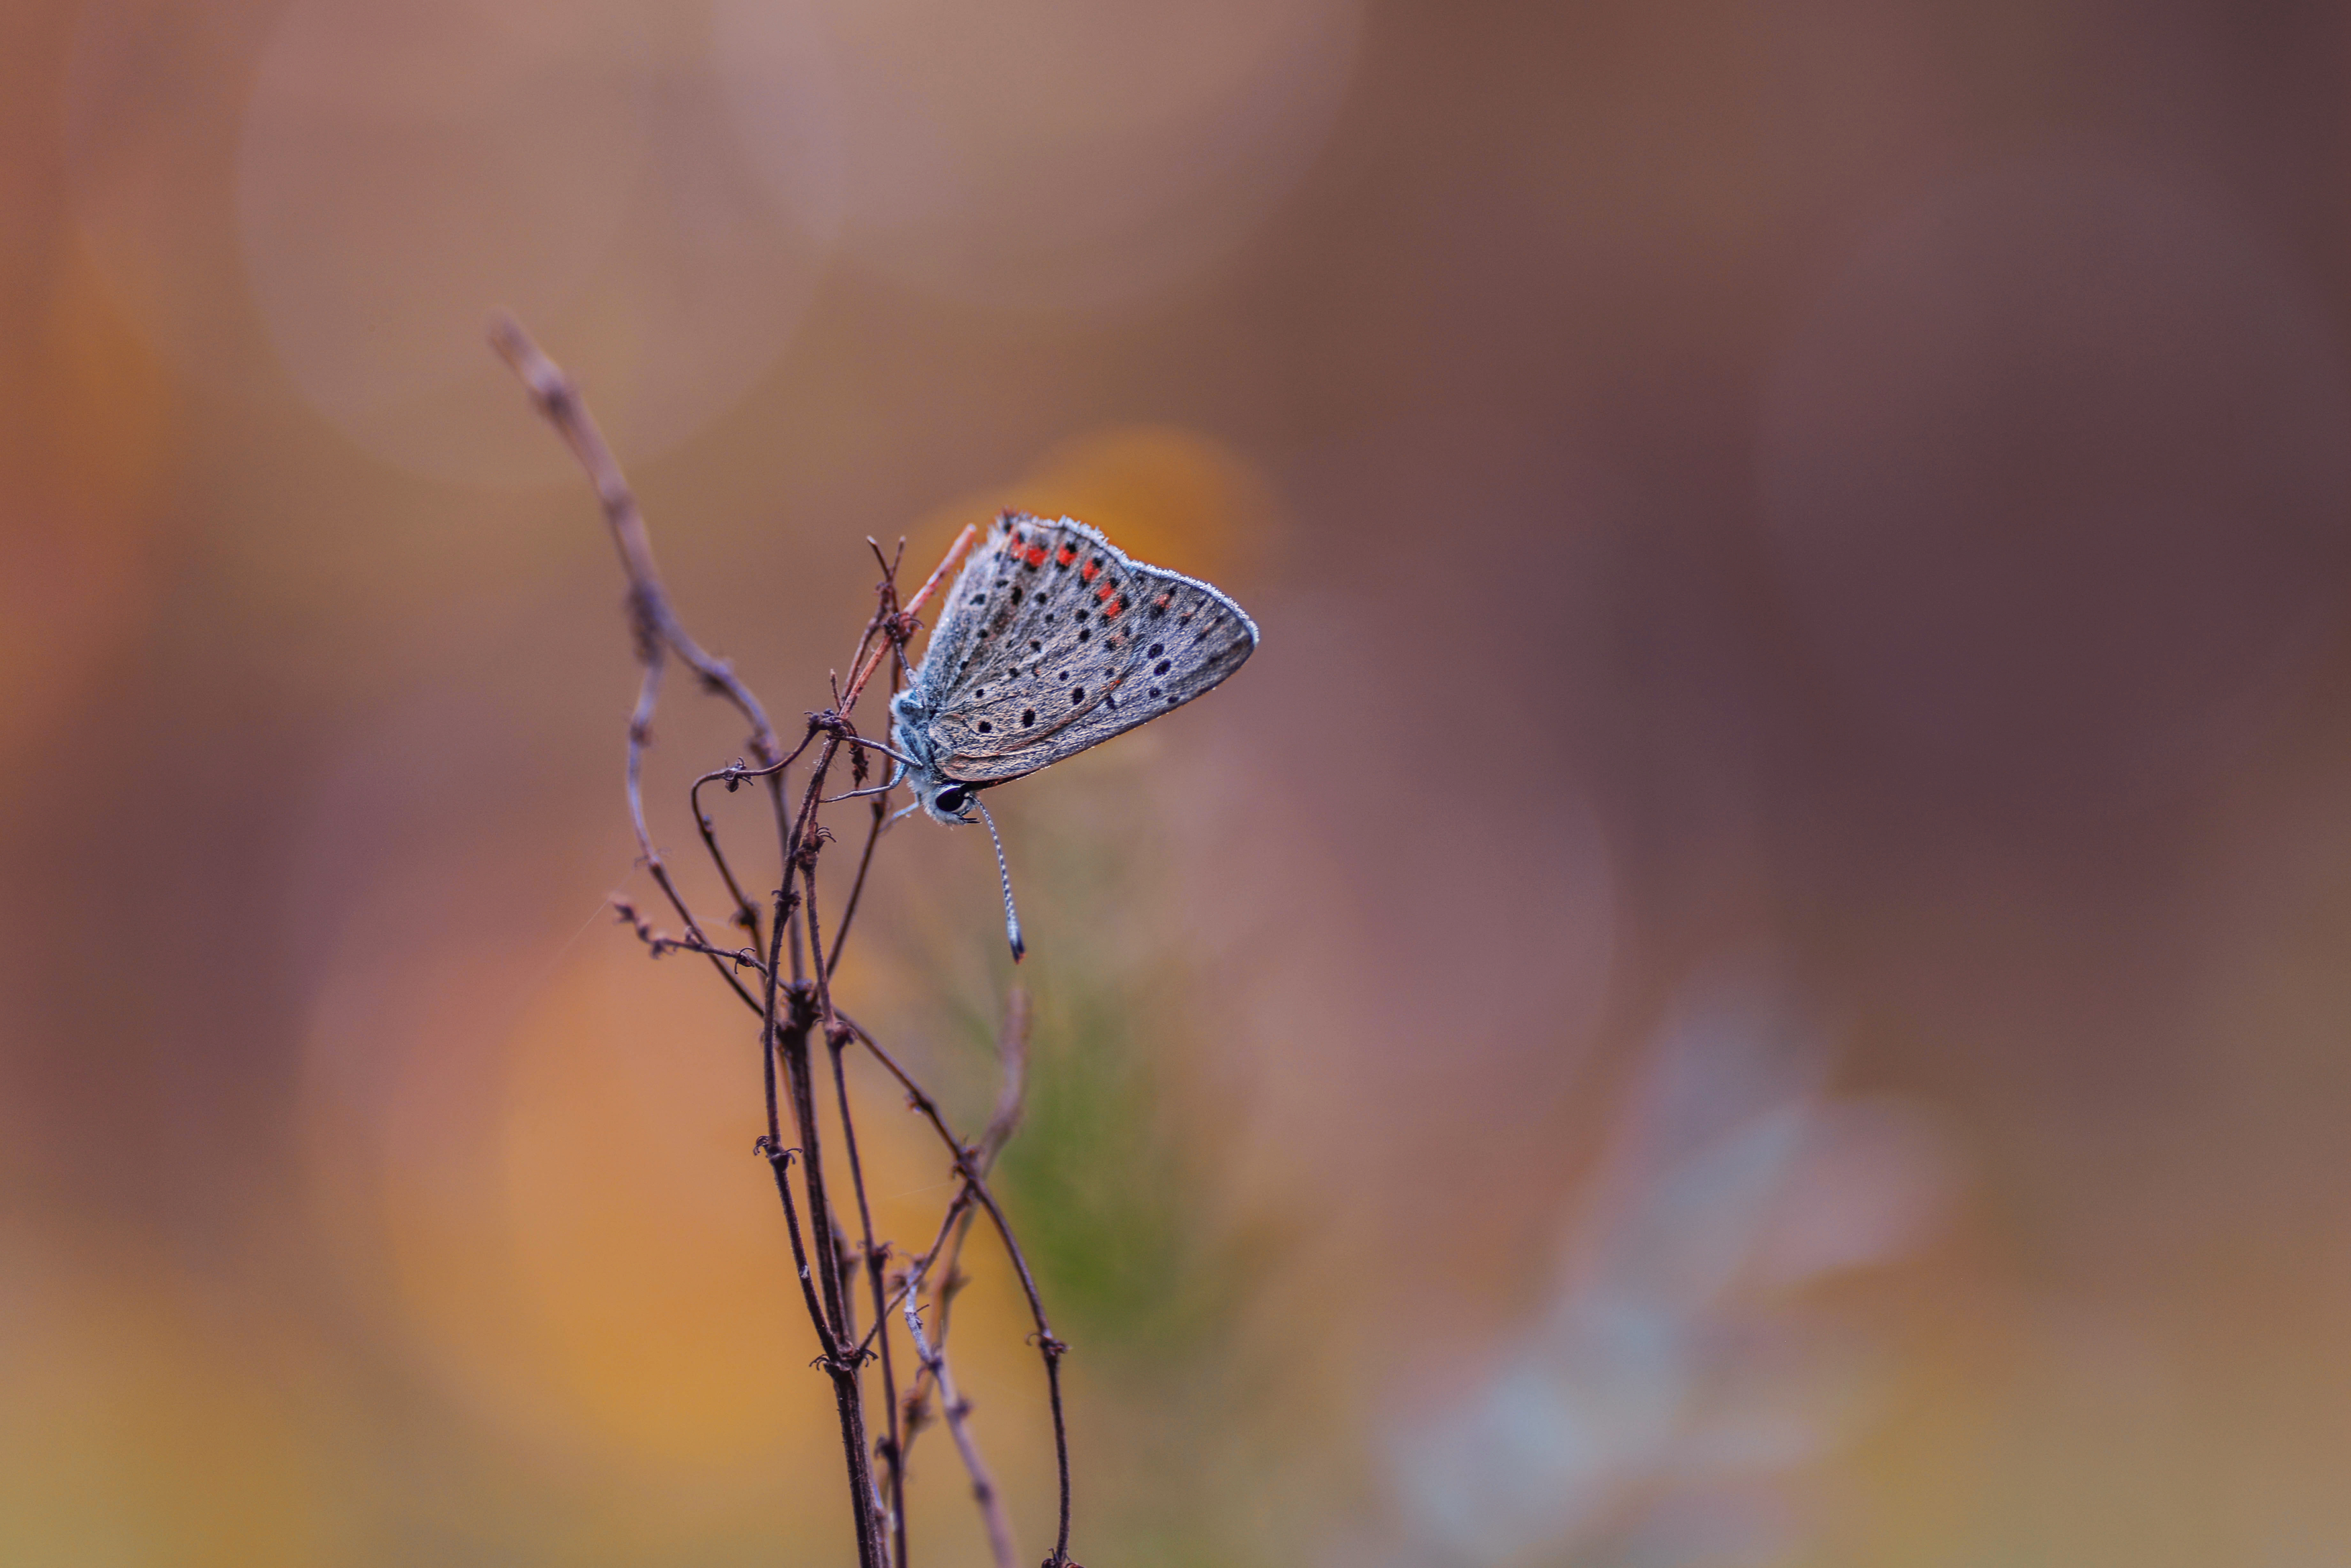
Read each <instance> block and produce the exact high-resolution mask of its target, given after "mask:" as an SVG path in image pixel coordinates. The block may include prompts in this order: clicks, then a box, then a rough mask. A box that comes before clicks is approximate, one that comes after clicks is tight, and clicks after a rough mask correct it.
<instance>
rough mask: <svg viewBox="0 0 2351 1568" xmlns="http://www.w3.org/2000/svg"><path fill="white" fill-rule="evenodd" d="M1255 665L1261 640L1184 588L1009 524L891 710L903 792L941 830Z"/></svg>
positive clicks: (943, 619)
mask: <svg viewBox="0 0 2351 1568" xmlns="http://www.w3.org/2000/svg"><path fill="white" fill-rule="evenodd" d="M1256 649H1257V624H1256V623H1255V622H1254V621H1252V620H1250V619H1249V616H1248V614H1247V613H1246V612H1244V611H1243V610H1242V608H1241V607H1240V606H1238V605H1237V604H1235V603H1234V602H1233V601H1232V600H1231V599H1230V598H1228V597H1226V596H1225V595H1224V594H1223V593H1221V592H1219V591H1218V590H1217V589H1216V588H1214V587H1210V586H1209V585H1208V584H1207V583H1204V582H1201V581H1199V580H1198V579H1196V578H1194V577H1187V576H1183V575H1182V574H1181V573H1178V572H1171V571H1167V570H1165V569H1164V568H1162V567H1158V566H1145V565H1144V564H1143V563H1142V562H1139V561H1135V560H1132V559H1130V558H1129V557H1128V556H1126V554H1125V553H1124V552H1123V551H1121V550H1120V549H1119V548H1118V547H1117V546H1115V545H1113V544H1112V543H1111V542H1110V541H1109V540H1108V539H1106V538H1104V537H1102V535H1101V533H1100V532H1098V531H1097V530H1095V529H1092V528H1090V527H1088V526H1087V525H1086V524H1082V523H1079V522H1075V521H1073V520H1071V519H1070V518H1067V517H1064V518H1062V519H1061V520H1060V521H1058V522H1048V521H1046V520H1045V519H1043V518H1040V517H1032V516H1029V515H1027V514H1022V513H1006V514H1004V515H1003V516H1001V517H998V519H997V520H996V522H995V524H993V525H992V526H991V527H990V528H989V530H988V533H987V539H986V540H985V541H984V542H983V543H982V544H981V545H979V546H978V548H977V550H975V552H974V553H973V555H972V557H971V559H970V560H969V561H967V563H966V564H965V566H964V568H963V571H962V572H961V573H960V574H959V575H958V576H956V582H955V587H954V588H953V589H952V590H951V591H950V592H949V594H948V596H947V600H946V609H945V610H944V611H943V612H942V613H941V615H940V618H939V621H938V625H937V626H936V628H934V629H933V631H932V633H931V640H930V644H929V646H928V647H927V648H926V649H925V650H924V654H923V662H922V664H921V665H920V666H919V667H918V668H917V669H916V670H914V679H913V680H912V682H911V683H910V684H909V685H908V686H907V688H906V690H905V691H902V692H900V693H899V694H898V696H897V698H896V699H895V700H894V701H892V702H891V704H890V719H891V739H892V742H893V745H894V746H895V747H896V749H897V750H898V751H899V752H900V753H903V754H904V768H905V782H906V783H907V784H910V785H911V786H912V787H913V788H914V798H915V799H916V801H918V802H919V803H920V804H921V805H922V807H923V809H924V810H925V811H926V812H928V813H929V814H930V815H932V816H933V817H935V818H936V819H937V820H939V821H941V822H946V823H962V822H968V821H970V820H971V818H970V816H969V815H968V812H969V809H970V807H971V805H972V804H973V798H974V796H975V795H976V794H977V792H978V791H979V790H981V789H984V788H987V787H988V786H990V785H993V784H1004V783H1007V782H1008V781H1010V780H1012V779H1016V778H1021V777H1024V776H1026V775H1027V774H1032V773H1035V772H1036V771H1037V770H1038V769H1040V768H1042V767H1048V766H1050V765H1051V764H1052V763H1057V762H1060V761H1061V760H1062V759H1063V758H1064V757H1069V756H1073V755H1075V754H1076V753H1079V752H1081V751H1084V750H1086V749H1087V748H1088V747H1090V746H1095V745H1099V744H1101V743H1102V742H1104V741H1107V740H1109V739H1110V738H1111V737H1112V736H1113V735H1117V734H1121V733H1123V732H1126V731H1128V730H1131V729H1133V728H1134V727H1135V726H1136V725H1137V724H1141V723H1144V722H1148V721H1150V720H1152V719H1155V718H1157V717H1158V716H1159V715H1160V714H1162V713H1165V712H1167V711H1169V710H1171V709H1174V708H1177V707H1180V706H1181V705H1183V704H1184V703H1186V702H1188V701H1191V700H1192V699H1193V698H1195V697H1197V696H1199V695H1200V694H1201V693H1202V692H1205V691H1207V690H1208V689H1209V688H1211V687H1213V686H1215V685H1216V684H1217V682H1219V681H1221V680H1224V679H1225V677H1226V676H1228V675H1230V674H1231V673H1232V672H1233V671H1234V670H1238V669H1239V668H1240V667H1241V664H1242V662H1243V661H1244V660H1245V659H1248V658H1249V655H1250V654H1251V653H1252V652H1254V651H1255V650H1256Z"/></svg>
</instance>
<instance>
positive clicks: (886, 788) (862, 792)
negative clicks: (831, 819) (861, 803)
mask: <svg viewBox="0 0 2351 1568" xmlns="http://www.w3.org/2000/svg"><path fill="white" fill-rule="evenodd" d="M890 754H891V755H892V756H893V757H898V753H895V752H893V753H890ZM905 776H906V759H905V758H904V757H898V766H897V770H896V771H895V772H893V774H891V775H890V782H889V783H888V784H875V785H874V786H873V787H872V788H871V789H853V790H851V791H850V792H849V793H848V794H829V795H827V796H825V797H824V804H825V805H831V804H832V803H833V802H835V801H837V800H862V799H863V798H864V797H865V796H867V795H869V794H889V793H890V792H891V791H892V790H893V789H896V788H897V787H898V781H899V780H900V779H903V778H904V777H905Z"/></svg>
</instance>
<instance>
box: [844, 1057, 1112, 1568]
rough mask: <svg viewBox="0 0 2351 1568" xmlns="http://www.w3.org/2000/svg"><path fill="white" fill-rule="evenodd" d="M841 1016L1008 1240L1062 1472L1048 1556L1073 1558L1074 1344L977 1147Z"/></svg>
mask: <svg viewBox="0 0 2351 1568" xmlns="http://www.w3.org/2000/svg"><path fill="white" fill-rule="evenodd" d="M838 1016H839V1017H840V1019H841V1022H842V1023H846V1024H848V1025H849V1027H850V1028H851V1029H852V1030H853V1031H855V1033H856V1035H857V1038H858V1039H859V1040H861V1041H862V1042H863V1043H864V1045H865V1048H866V1049H867V1050H868V1051H871V1052H872V1053H873V1056H874V1059H875V1060H876V1061H878V1062H880V1063H881V1064H882V1065H883V1067H885V1068H887V1069H888V1070H889V1073H890V1075H891V1076H892V1077H893V1078H895V1079H897V1080H898V1083H899V1085H901V1086H902V1087H904V1089H905V1091H906V1097H907V1099H908V1101H909V1102H910V1103H912V1104H913V1106H914V1109H915V1110H916V1111H918V1112H920V1113H921V1114H922V1116H923V1118H924V1119H925V1121H927V1122H929V1123H930V1124H931V1127H932V1129H933V1130H934V1131H935V1132H936V1133H937V1134H938V1136H939V1137H940V1139H941V1140H942V1141H943V1142H945V1143H946V1146H947V1148H948V1149H949V1151H950V1152H951V1153H953V1155H954V1156H955V1161H956V1169H957V1171H958V1172H959V1173H960V1174H961V1175H962V1177H963V1179H964V1181H965V1183H966V1185H967V1186H968V1187H969V1188H970V1189H971V1192H972V1196H974V1197H975V1198H977V1199H979V1204H980V1207H981V1208H983V1209H985V1210H987V1218H988V1221H989V1223H991V1224H993V1225H994V1226H995V1227H996V1234H997V1239H998V1240H999V1241H1002V1242H1003V1243H1004V1253H1005V1256H1006V1257H1007V1258H1008V1259H1009V1260H1010V1261H1011V1263H1012V1272H1013V1273H1014V1275H1016V1276H1017V1277H1018V1278H1019V1281H1020V1292H1021V1293H1022V1294H1023V1295H1025V1296H1027V1297H1028V1298H1029V1318H1030V1319H1031V1320H1032V1321H1033V1322H1034V1323H1035V1324H1036V1325H1037V1332H1036V1334H1035V1335H1034V1336H1033V1337H1034V1338H1035V1340H1036V1342H1037V1354H1038V1355H1040V1356H1041V1357H1042V1358H1043V1360H1044V1363H1045V1391H1046V1394H1047V1397H1048V1399H1049V1402H1050V1405H1051V1407H1052V1412H1053V1457H1054V1460H1055V1465H1056V1468H1057V1469H1058V1471H1059V1475H1060V1480H1061V1530H1060V1532H1059V1535H1058V1537H1057V1538H1056V1540H1055V1542H1054V1546H1053V1555H1052V1556H1051V1557H1050V1558H1049V1559H1047V1561H1048V1562H1050V1563H1055V1564H1057V1565H1058V1564H1061V1563H1067V1562H1068V1561H1069V1560H1070V1431H1069V1425H1068V1422H1067V1420H1066V1419H1065V1417H1063V1414H1062V1411H1061V1357H1062V1356H1064V1355H1068V1354H1069V1351H1070V1347H1069V1345H1067V1344H1066V1343H1065V1342H1063V1341H1062V1340H1061V1339H1059V1338H1057V1337H1055V1335H1054V1334H1053V1325H1052V1324H1051V1322H1050V1320H1049V1319H1048V1318H1047V1317H1046V1315H1045V1299H1044V1297H1043V1296H1041V1295H1040V1294H1039V1293H1038V1291H1037V1279H1036V1276H1035V1275H1033V1274H1031V1273H1030V1272H1029V1259H1028V1257H1027V1255H1026V1254H1024V1253H1023V1252H1022V1251H1021V1250H1020V1240H1019V1237H1017V1236H1015V1235H1014V1234H1013V1233H1012V1223H1011V1221H1010V1220H1007V1219H1005V1217H1004V1210H1003V1209H1002V1208H1001V1207H999V1206H998V1203H997V1201H996V1195H995V1194H994V1193H992V1192H990V1191H989V1190H988V1189H987V1179H986V1178H985V1177H984V1176H982V1175H981V1174H980V1172H979V1171H978V1170H977V1168H975V1167H974V1165H973V1163H972V1158H971V1156H972V1151H971V1150H969V1149H967V1148H966V1147H964V1146H963V1145H962V1144H961V1143H959V1142H957V1141H956V1136H955V1134H954V1133H953V1132H952V1131H951V1130H949V1128H948V1127H947V1124H946V1118H945V1117H943V1116H940V1115H939V1107H938V1105H937V1102H935V1101H934V1100H933V1099H932V1098H931V1097H930V1096H928V1095H927V1094H925V1093H924V1092H923V1089H922V1087H921V1085H917V1084H916V1083H915V1082H914V1078H913V1077H912V1076H911V1075H909V1074H908V1073H907V1072H906V1070H905V1069H904V1067H901V1066H900V1065H899V1064H898V1062H897V1058H895V1057H893V1056H892V1055H891V1054H890V1053H889V1052H887V1051H885V1050H883V1048H882V1046H881V1044H880V1043H879V1042H877V1041H876V1040H875V1039H874V1038H873V1036H872V1035H871V1034H869V1033H866V1031H865V1030H864V1029H863V1028H862V1027H861V1026H860V1025H859V1024H858V1023H857V1022H856V1020H854V1019H852V1018H851V1017H850V1016H849V1015H848V1014H847V1013H840V1014H838Z"/></svg>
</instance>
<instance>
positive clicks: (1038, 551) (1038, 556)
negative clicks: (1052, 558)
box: [1021, 545, 1045, 566]
mask: <svg viewBox="0 0 2351 1568" xmlns="http://www.w3.org/2000/svg"><path fill="white" fill-rule="evenodd" d="M1021 559H1022V560H1024V561H1027V562H1028V563H1029V565H1030V566H1043V565H1044V564H1045V546H1044V545H1029V553H1028V554H1027V555H1026V556H1022V557H1021Z"/></svg>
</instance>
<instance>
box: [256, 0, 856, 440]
mask: <svg viewBox="0 0 2351 1568" xmlns="http://www.w3.org/2000/svg"><path fill="white" fill-rule="evenodd" d="M707 65H708V61H707V57H706V56H705V52H704V49H703V38H702V33H701V29H700V26H698V22H697V19H696V18H695V17H694V16H691V15H688V14H684V13H677V14H672V13H671V12H668V11H665V10H664V9H663V8H660V7H654V6H646V5H633V4H618V3H614V4H604V5H585V6H580V5H552V4H541V3H537V0H423V3H421V4H416V5H402V6H399V7H395V8H390V9H387V8H385V7H381V6H376V5H367V4H365V3H364V0H296V3H295V4H294V5H292V6H290V7H289V8H288V9H287V11H286V12H285V13H284V15H283V16H281V17H280V18H279V20H278V22H277V26H276V28H275V30H274V32H273V33H272V35H271V36H270V37H269V40H268V42H267V44H266V47H265V48H264V49H263V50H262V52H261V55H260V59H259V65H258V68H257V71H256V78H255V83H254V88H253V92H252V95H251V99H250V101H249V105H248V108H247V109H246V117H245V121H244V126H243V132H242V137H241V140H240V144H239V148H238V152H237V180H236V190H235V206H236V220H237V230H238V237H239V241H240V244H241V247H242V250H243V254H244V258H245V263H246V271H247V275H248V277H249V280H250V285H251V288H252V291H253V295H254V299H255V303H256V306H257V307H258V310H259V314H260V316H261V317H262V320H263V322H264V323H265V325H266V329H267V332H268V335H269V337H270V339H271V342H272V344H273V345H274V347H275V348H276V351H277V357H278V358H279V360H280V361H281V363H282V364H283V366H284V368H285V369H286V371H287V374H288V375H289V376H290V377H291V378H292V379H293V380H294V382H295V383H296V384H297V385H298V387H299V388H300V389H301V391H302V393H303V394H304V396H305V397H306V398H307V399H308V401H309V402H310V403H311V404H312V405H313V406H315V407H316V408H317V409H318V410H319V412H321V413H322V414H324V415H325V416H326V417H327V418H329V420H331V421H333V422H334V423H335V424H336V425H338V426H339V427H340V428H341V429H342V430H343V431H345V432H347V433H348V434H349V435H350V436H351V437H352V438H353V439H354V440H356V441H359V442H360V444H361V445H362V446H364V447H366V448H367V449H369V450H370V451H371V452H375V453H377V454H378V455H380V456H382V457H385V458H388V459H391V460H392V461H393V462H398V463H400V464H402V465H403V466H407V467H411V468H414V469H417V470H420V471H423V472H434V473H438V474H443V475H448V476H453V477H465V478H480V479H499V478H514V477H517V476H518V475H520V476H531V477H535V476H537V475H538V473H539V472H542V471H545V470H547V469H549V467H550V465H552V464H554V463H555V462H557V461H558V459H559V454H558V453H555V452H551V450H550V447H549V442H547V441H546V439H545V435H544V432H543V431H538V430H535V429H532V428H530V425H529V421H528V420H518V419H517V418H515V417H514V415H515V410H516V406H517V396H516V391H515V388H514V386H513V383H512V379H511V378H510V377H509V376H508V375H507V372H506V370H505V369H503V368H502V367H500V366H498V365H497V364H496V362H495V361H494V360H493V359H492V358H491V357H490V355H489V354H488V351H487V350H486V348H485V347H484V342H483V327H484V324H485V322H486V318H487V317H488V316H489V314H490V312H491V311H492V309H493V308H495V307H497V306H509V307H511V308H513V309H514V310H516V311H517V313H518V314H520V316H521V317H523V319H524V320H525V322H526V324H527V325H528V326H530V327H532V328H533V329H534V330H535V331H537V332H538V334H539V335H540V336H541V337H542V338H544V339H545V340H546V341H547V342H548V343H549V347H550V348H552V349H554V350H555V351H556V352H558V353H559V355H560V356H561V357H562V358H563V359H564V360H565V363H566V365H567V367H568V368H569V369H572V370H574V371H575V372H576V373H578V374H579V375H580V377H581V379H582V380H583V381H584V382H585V383H586V384H587V385H588V386H589V388H590V390H591V392H592V394H593V396H594V399H595V404H596V410H597V413H598V417H599V418H600V419H601V421H603V423H604V424H605V426H606V428H607V429H608V431H610V433H611V435H612V436H613V438H614V439H615V441H616V442H617V444H618V445H619V446H620V447H621V448H622V450H623V451H625V452H629V453H630V454H631V455H632V456H633V457H643V455H645V454H646V453H648V452H655V451H659V450H661V449H662V448H664V447H667V446H670V445H673V444H674V443H675V442H677V441H681V440H683V439H684V438H685V437H687V436H689V435H691V434H692V433H693V432H694V431H695V430H697V429H699V428H700V427H701V426H702V425H703V424H705V423H706V422H707V421H708V420H709V419H711V418H712V417H713V416H714V415H716V414H717V413H719V412H721V411H723V410H725V409H726V407H728V406H729V405H730V404H732V403H733V402H734V401H735V400H737V398H739V397H740V396H741V395H742V393H743V392H744V391H746V390H747V389H748V388H749V386H750V385H751V384H752V382H753V381H754V380H755V379H757V378H758V375H759V374H760V373H761V372H763V371H764V370H765V369H767V368H768V365H769V364H771V363H772V362H773V360H774V358H776V356H777V354H778V352H779V351H780V350H781V349H782V348H783V346H784V344H785V342H786V341H787V340H788V339H789V336H790V334H791V332H792V330H793V328H794V327H795V326H796V325H797V323H798V320H799V314H800V311H801V309H802V307H803V306H804V305H805V304H806V301H807V298H808V296H809V293H810V287H811V286H812V284H813V281H814V278H815V275H816V272H817V268H818V266H819V265H820V260H821V246H820V244H817V243H816V242H814V241H812V240H811V239H810V236H809V235H808V234H807V233H806V232H805V230H804V229H803V228H802V227H801V226H800V225H799V224H798V223H795V222H794V221H792V220H791V219H789V217H788V216H787V215H786V214H785V213H781V212H779V211H778V208H777V206H776V204H775V203H774V202H772V201H771V200H769V199H768V196H767V194H766V192H764V191H763V190H762V189H761V188H760V187H759V186H758V183H757V182H754V181H753V180H751V179H750V178H749V177H748V176H747V173H746V171H744V169H743V168H742V166H741V164H740V162H739V161H738V157H737V143H736V141H735V139H734V137H733V134H732V131H731V130H730V129H729V127H728V126H727V124H726V119H725V117H724V116H723V114H721V113H719V112H718V111H717V109H716V102H715V98H714V95H713V93H712V91H711V89H710V83H709V79H708V76H707Z"/></svg>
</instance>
